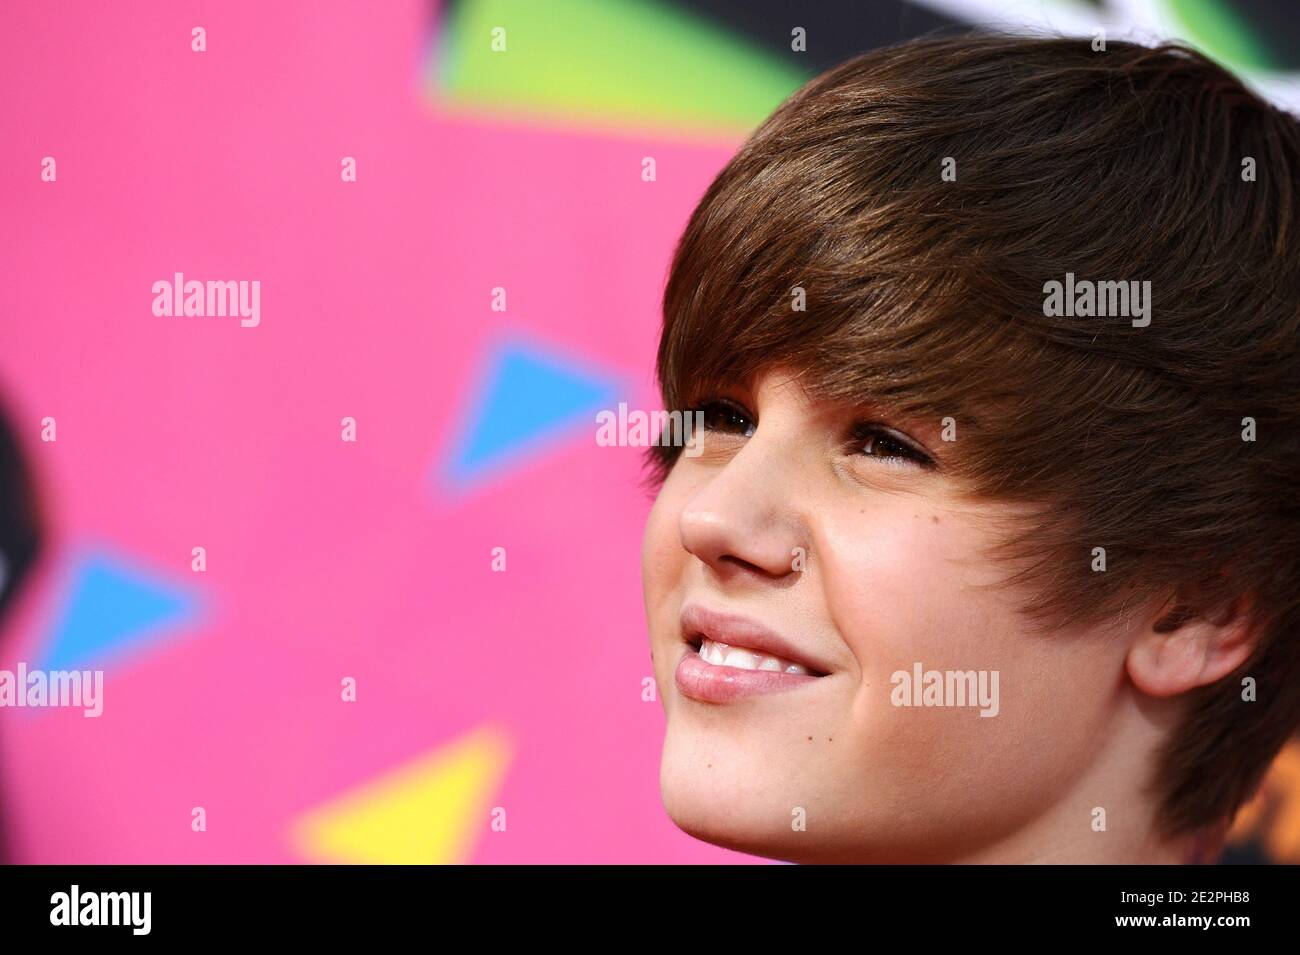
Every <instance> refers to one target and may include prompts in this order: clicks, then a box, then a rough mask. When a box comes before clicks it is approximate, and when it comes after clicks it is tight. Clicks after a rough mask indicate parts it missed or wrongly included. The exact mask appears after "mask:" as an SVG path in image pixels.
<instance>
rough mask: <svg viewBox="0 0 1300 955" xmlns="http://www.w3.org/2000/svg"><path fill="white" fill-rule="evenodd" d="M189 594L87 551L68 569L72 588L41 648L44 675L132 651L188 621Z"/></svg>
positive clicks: (191, 603) (192, 603)
mask: <svg viewBox="0 0 1300 955" xmlns="http://www.w3.org/2000/svg"><path fill="white" fill-rule="evenodd" d="M194 609H195V600H194V598H193V596H192V595H190V594H188V593H186V592H184V591H182V590H180V589H178V588H176V587H174V586H172V585H171V584H169V583H166V582H164V581H162V580H160V579H158V578H156V577H154V576H153V575H151V574H148V573H145V572H143V571H140V570H138V569H136V568H133V567H129V566H127V565H126V564H124V563H123V562H121V561H120V560H118V559H117V558H115V557H112V556H110V555H108V554H104V553H96V552H92V553H90V554H87V555H85V556H83V557H82V558H80V559H79V560H78V561H77V563H76V565H75V566H74V568H73V574H72V586H71V588H70V592H69V594H68V598H67V602H66V603H65V604H64V606H63V610H62V613H61V614H60V616H59V619H58V621H57V623H56V624H55V626H54V628H53V630H52V632H51V634H50V636H49V638H48V639H47V640H46V643H45V659H44V660H43V661H42V662H41V664H40V668H41V669H45V670H73V669H80V668H84V667H85V666H86V664H88V663H92V662H93V663H101V662H103V661H104V660H105V659H106V658H108V657H112V656H116V655H117V654H119V653H121V652H123V651H125V650H128V649H134V648H136V647H138V646H139V645H141V644H144V643H147V642H151V641H153V640H156V639H158V638H159V637H160V636H161V635H164V634H165V633H166V631H167V629H168V628H169V627H171V626H172V625H174V624H176V623H178V622H180V621H182V620H185V619H187V618H189V617H191V616H192V615H193V613H194Z"/></svg>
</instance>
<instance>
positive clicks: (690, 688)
mask: <svg viewBox="0 0 1300 955" xmlns="http://www.w3.org/2000/svg"><path fill="white" fill-rule="evenodd" d="M675 676H676V678H677V688H678V689H679V690H681V691H682V692H683V693H684V694H686V695H687V696H689V697H690V698H691V699H693V700H699V701H700V702H701V703H730V702H731V701H732V700H738V699H740V698H741V697H746V696H759V695H762V694H765V693H780V692H781V691H782V690H793V689H794V688H796V687H800V686H805V685H807V684H809V683H813V682H815V681H817V680H820V679H821V677H816V676H809V675H806V674H803V673H780V672H778V671H776V670H742V669H740V668H738V667H721V666H716V665H714V664H712V663H707V662H706V661H705V660H704V659H703V658H702V657H701V656H700V654H699V652H698V651H697V650H696V649H695V648H694V647H692V646H687V647H686V653H685V654H684V655H683V656H682V658H681V660H680V661H679V662H678V664H677V672H676V674H675Z"/></svg>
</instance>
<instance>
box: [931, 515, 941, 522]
mask: <svg viewBox="0 0 1300 955" xmlns="http://www.w3.org/2000/svg"><path fill="white" fill-rule="evenodd" d="M930 520H932V521H934V522H935V523H936V524H938V523H939V515H938V514H931V515H930Z"/></svg>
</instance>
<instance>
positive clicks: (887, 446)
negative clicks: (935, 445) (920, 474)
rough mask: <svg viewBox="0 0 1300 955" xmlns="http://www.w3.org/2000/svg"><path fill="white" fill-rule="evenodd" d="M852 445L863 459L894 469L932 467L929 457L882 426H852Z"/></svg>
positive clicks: (865, 424)
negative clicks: (888, 465)
mask: <svg viewBox="0 0 1300 955" xmlns="http://www.w3.org/2000/svg"><path fill="white" fill-rule="evenodd" d="M853 445H854V448H855V449H856V453H858V454H860V455H862V456H863V457H868V458H879V459H881V460H884V461H886V462H887V463H889V464H891V465H893V466H895V467H907V466H909V465H913V466H916V467H923V468H932V467H934V461H933V460H932V459H931V458H930V456H929V455H927V454H926V453H925V452H923V451H921V450H919V449H917V448H916V447H914V446H913V445H912V444H911V443H910V442H909V441H907V440H906V439H905V438H903V437H902V436H900V435H898V434H896V433H895V432H893V431H891V430H890V429H889V428H886V427H884V426H883V425H879V424H873V423H870V422H864V423H861V424H856V425H854V426H853Z"/></svg>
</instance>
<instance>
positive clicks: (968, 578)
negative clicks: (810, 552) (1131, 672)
mask: <svg viewBox="0 0 1300 955" xmlns="http://www.w3.org/2000/svg"><path fill="white" fill-rule="evenodd" d="M936 518H937V520H936ZM826 526H827V527H828V528H833V529H832V530H830V531H828V534H827V536H826V539H825V541H824V543H823V546H822V548H821V550H822V551H823V561H822V568H821V569H822V582H823V586H824V588H825V595H826V601H827V609H828V612H829V614H830V616H831V617H832V619H833V621H834V623H835V625H836V627H837V629H838V630H839V632H840V634H841V635H842V636H843V638H844V640H845V641H846V642H847V644H848V645H849V648H850V650H851V651H852V654H853V656H854V658H855V660H856V661H857V664H858V667H859V674H858V677H859V682H858V687H857V689H856V692H855V698H854V701H853V704H852V713H851V717H850V718H851V721H852V724H853V725H854V727H855V732H856V733H858V734H859V739H860V740H861V742H862V744H863V746H864V747H865V748H866V749H867V750H868V751H869V752H870V753H871V754H872V755H873V756H874V757H876V758H880V759H883V760H886V761H888V762H889V763H890V764H891V765H892V766H893V767H895V768H896V769H898V770H900V771H901V772H900V776H899V777H898V780H899V782H900V783H902V782H903V780H904V779H905V778H907V777H912V776H914V777H915V780H914V781H921V780H930V782H928V783H927V786H936V783H937V787H936V788H935V789H932V790H931V792H932V793H933V794H934V795H935V796H936V797H937V798H942V796H941V790H942V787H943V786H944V785H946V783H944V782H938V781H936V780H935V779H934V767H935V766H936V765H944V766H947V767H949V768H952V769H960V770H961V772H960V773H959V774H957V775H958V776H960V777H961V778H963V779H964V780H966V781H967V782H969V781H974V780H980V779H994V778H1000V779H1004V778H1007V777H1008V776H1009V775H1010V774H1013V773H1014V774H1020V777H1021V782H1022V784H1023V785H1024V786H1025V787H1026V795H1027V797H1028V794H1029V791H1030V790H1032V788H1033V787H1034V786H1037V785H1042V784H1044V783H1046V782H1048V781H1049V780H1052V779H1055V778H1058V777H1060V776H1061V775H1063V774H1065V773H1068V772H1069V771H1070V770H1069V766H1070V765H1077V764H1078V761H1077V760H1076V758H1075V755H1076V754H1077V753H1078V751H1079V748H1080V747H1084V746H1086V745H1087V740H1088V739H1089V736H1090V733H1091V730H1092V727H1094V726H1095V725H1096V723H1097V722H1098V721H1099V720H1100V719H1101V718H1102V716H1103V713H1102V708H1103V706H1104V704H1105V700H1106V699H1107V698H1108V692H1109V687H1108V682H1109V681H1110V680H1111V678H1112V676H1113V673H1114V672H1117V668H1118V667H1119V661H1118V660H1116V659H1114V654H1113V653H1111V652H1110V651H1109V650H1108V649H1107V646H1106V642H1105V641H1104V640H1103V639H1100V638H1099V637H1098V636H1097V635H1093V634H1084V633H1046V634H1038V633H1035V632H1034V631H1033V630H1032V627H1031V622H1030V621H1029V620H1027V619H1026V618H1024V617H1023V616H1022V615H1021V613H1020V612H1019V610H1018V607H1019V606H1020V604H1021V602H1022V601H1023V600H1024V599H1025V597H1026V595H1025V594H1023V593H1017V592H1013V591H1011V590H1009V589H1008V588H1007V587H1005V586H1003V585H1002V584H1001V581H1002V580H1003V579H1004V578H1005V576H1006V574H1007V570H1006V568H1004V567H1000V566H998V565H996V564H994V563H992V562H991V561H989V560H988V559H987V558H986V557H985V556H984V555H985V553H986V551H987V548H988V545H989V543H990V541H989V540H988V539H987V538H986V537H985V536H982V535H983V534H985V533H987V532H984V531H981V530H980V529H979V528H978V525H977V523H976V522H975V521H974V520H972V519H970V518H964V517H963V516H962V515H961V514H959V513H954V512H952V511H949V510H943V509H937V508H929V507H927V506H926V505H924V504H920V503H918V502H916V501H915V500H911V501H909V500H904V499H902V498H899V499H897V500H890V501H888V502H879V503H877V504H876V505H875V506H874V508H873V509H872V510H870V511H868V512H854V513H852V514H841V515H839V517H838V519H837V520H835V521H834V522H829V523H828V524H827V525H826ZM916 664H920V665H921V667H922V670H923V671H941V672H944V673H946V672H948V671H959V672H963V673H965V672H969V671H976V672H977V673H978V672H980V671H983V672H984V673H985V674H986V682H985V686H986V688H988V689H989V690H990V691H991V690H992V688H993V686H994V684H993V682H992V681H993V674H994V673H996V679H997V683H996V688H997V689H996V693H997V696H996V703H997V707H996V709H997V712H996V715H995V716H989V717H983V716H980V715H979V710H980V707H978V706H967V707H933V708H932V707H907V706H897V705H895V702H894V700H893V698H892V693H893V691H894V689H895V686H896V685H897V682H898V681H895V679H894V676H895V674H897V673H899V672H900V671H901V672H905V673H907V674H908V676H909V677H911V676H912V675H913V674H914V673H915V665H916ZM1035 740H1050V741H1051V746H1049V747H1046V748H1042V749H1041V751H1039V748H1038V747H1036V746H1035V744H1034V741H1035ZM908 767H911V769H912V770H914V772H911V773H909V772H908ZM949 778H953V777H949ZM1013 788H1014V787H1013ZM1007 795H1008V797H1009V798H1012V799H1014V798H1015V797H1014V796H1013V795H1012V794H1011V793H1010V792H1008V793H1007Z"/></svg>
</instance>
